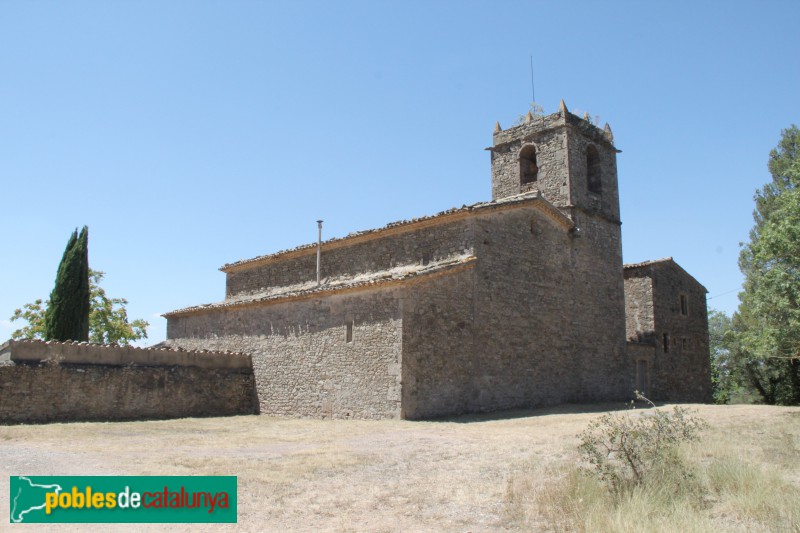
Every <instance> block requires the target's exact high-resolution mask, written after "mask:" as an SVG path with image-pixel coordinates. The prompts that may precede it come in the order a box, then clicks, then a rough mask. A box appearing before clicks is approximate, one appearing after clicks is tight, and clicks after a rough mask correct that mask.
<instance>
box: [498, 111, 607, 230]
mask: <svg viewBox="0 0 800 533" xmlns="http://www.w3.org/2000/svg"><path fill="white" fill-rule="evenodd" d="M493 141H494V142H493V144H492V147H491V148H490V149H489V150H490V151H491V154H492V199H495V200H496V199H499V198H506V197H508V196H513V195H516V194H520V193H524V192H528V191H532V190H538V191H540V192H541V193H542V195H543V196H544V198H545V199H547V200H548V201H550V202H551V203H552V204H553V205H555V206H557V207H559V208H561V209H563V210H565V211H568V212H569V213H568V214H570V216H572V214H573V213H572V210H573V209H579V210H582V211H584V212H587V213H590V214H594V215H599V216H601V217H602V218H605V219H607V220H610V221H613V222H619V193H618V184H617V162H616V154H617V153H618V152H619V150H617V148H616V147H615V146H614V136H613V134H612V133H611V128H610V127H609V126H608V124H606V125H605V127H604V128H603V129H600V128H598V127H597V126H595V125H594V124H592V123H591V122H590V121H589V120H588V115H587V116H585V117H584V118H581V117H579V116H577V115H573V114H572V113H570V112H569V111H568V110H567V106H566V105H565V104H564V101H563V100H562V101H561V105H560V107H559V110H558V112H557V113H553V114H551V115H546V116H534V115H532V114H531V113H530V112H528V114H527V115H526V116H525V119H524V120H523V121H522V123H521V124H518V125H515V126H512V127H510V128H507V129H505V130H503V129H502V128H501V127H500V125H499V124H497V125H496V126H495V131H494V135H493Z"/></svg>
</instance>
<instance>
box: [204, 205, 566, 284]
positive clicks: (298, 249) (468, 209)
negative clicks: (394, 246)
mask: <svg viewBox="0 0 800 533" xmlns="http://www.w3.org/2000/svg"><path fill="white" fill-rule="evenodd" d="M528 202H530V203H532V204H533V203H539V204H540V205H541V206H542V207H543V210H544V211H547V212H549V213H550V214H551V215H554V216H555V217H557V218H560V219H561V221H562V223H563V224H565V225H566V226H571V225H572V221H571V220H570V219H569V217H567V216H566V215H565V214H564V213H562V212H561V211H560V210H559V209H558V208H556V207H555V206H553V205H552V204H551V203H550V202H548V201H547V200H546V199H544V198H543V197H542V195H541V193H540V192H539V191H538V190H533V191H528V192H525V193H522V194H518V195H515V196H509V197H506V198H500V199H497V200H491V201H488V202H478V203H475V204H470V205H463V206H461V207H452V208H450V209H446V210H444V211H440V212H438V213H436V214H435V215H425V216H421V217H416V218H412V219H407V220H398V221H395V222H390V223H388V224H386V225H385V226H381V227H378V228H372V229H367V230H362V231H355V232H352V233H349V234H347V235H345V236H344V237H333V238H331V239H328V240H325V241H322V246H326V245H328V246H329V245H332V244H336V245H339V244H341V245H346V244H348V241H351V242H353V240H354V239H359V238H367V237H371V236H373V235H378V234H380V233H382V232H385V231H389V230H393V229H397V228H403V229H406V228H408V229H411V228H413V227H415V226H416V225H419V224H424V223H431V222H438V221H439V220H442V221H443V220H446V219H447V218H449V217H454V216H458V215H464V214H470V213H473V212H476V211H481V210H484V209H498V208H504V207H512V206H516V205H520V204H525V203H528ZM437 219H438V220H437ZM316 247H317V243H316V242H312V243H307V244H301V245H299V246H295V247H294V248H288V249H286V250H281V251H278V252H274V253H271V254H265V255H259V256H256V257H253V258H251V259H241V260H239V261H234V262H233V263H226V264H225V265H223V266H222V267H220V269H219V270H221V271H222V272H229V271H232V270H237V269H239V268H240V267H250V266H255V265H257V264H260V263H266V262H269V261H272V260H274V259H278V258H281V257H284V256H289V255H291V254H295V253H302V252H306V251H308V252H310V251H312V250H315V249H316Z"/></svg>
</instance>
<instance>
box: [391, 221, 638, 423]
mask: <svg viewBox="0 0 800 533" xmlns="http://www.w3.org/2000/svg"><path fill="white" fill-rule="evenodd" d="M474 224H475V228H474V231H475V242H476V252H477V253H476V255H477V258H478V259H477V263H476V267H475V269H474V271H470V272H466V273H463V274H460V275H458V276H448V277H447V279H446V280H437V283H436V285H435V286H431V287H426V288H425V289H424V290H422V288H420V291H419V292H413V291H410V294H409V296H408V298H407V300H406V302H405V304H404V315H403V316H404V329H403V387H404V389H403V401H404V413H405V415H406V416H408V417H409V418H427V417H434V416H444V415H452V414H459V413H464V412H476V411H494V410H500V409H510V408H518V407H534V406H540V405H551V404H557V403H562V402H580V401H594V400H605V401H608V400H615V399H621V398H625V397H627V396H626V392H625V391H626V389H627V387H628V385H629V383H628V379H627V378H628V377H629V374H630V369H629V366H630V365H629V364H628V362H627V360H626V359H625V354H624V333H625V323H624V315H623V313H624V299H623V290H622V264H621V257H620V243H619V226H618V225H615V224H610V223H608V222H606V221H603V220H599V221H585V222H584V229H585V231H584V233H583V235H584V236H583V237H581V238H574V237H571V236H570V234H569V230H568V228H567V227H565V226H564V225H561V224H558V223H556V222H554V221H553V220H552V219H550V218H549V217H547V216H545V215H543V214H542V213H541V212H540V211H538V210H537V209H534V208H530V207H529V208H520V209H515V210H509V211H501V212H495V213H488V214H484V215H481V216H478V217H476V219H475V221H474ZM595 226H596V227H595ZM629 392H632V391H629ZM628 396H630V394H628Z"/></svg>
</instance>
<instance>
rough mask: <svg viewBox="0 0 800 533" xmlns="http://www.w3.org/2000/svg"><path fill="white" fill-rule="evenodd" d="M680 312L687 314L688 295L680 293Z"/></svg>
mask: <svg viewBox="0 0 800 533" xmlns="http://www.w3.org/2000/svg"><path fill="white" fill-rule="evenodd" d="M681 314H682V315H684V316H686V315H688V314H689V297H688V296H686V295H685V294H681Z"/></svg>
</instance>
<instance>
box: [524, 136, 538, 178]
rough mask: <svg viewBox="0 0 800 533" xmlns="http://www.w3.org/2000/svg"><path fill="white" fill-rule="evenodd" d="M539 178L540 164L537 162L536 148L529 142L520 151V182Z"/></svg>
mask: <svg viewBox="0 0 800 533" xmlns="http://www.w3.org/2000/svg"><path fill="white" fill-rule="evenodd" d="M538 178H539V166H538V165H537V164H536V148H535V147H534V146H533V145H532V144H527V145H525V146H523V147H522V150H520V152H519V184H520V185H525V184H527V183H533V182H534V181H536V180H537V179H538Z"/></svg>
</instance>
